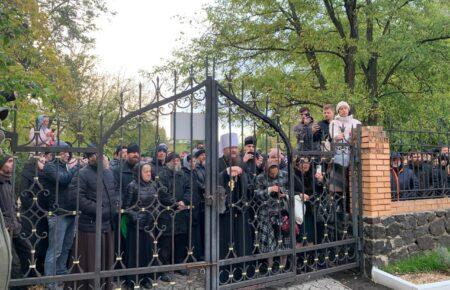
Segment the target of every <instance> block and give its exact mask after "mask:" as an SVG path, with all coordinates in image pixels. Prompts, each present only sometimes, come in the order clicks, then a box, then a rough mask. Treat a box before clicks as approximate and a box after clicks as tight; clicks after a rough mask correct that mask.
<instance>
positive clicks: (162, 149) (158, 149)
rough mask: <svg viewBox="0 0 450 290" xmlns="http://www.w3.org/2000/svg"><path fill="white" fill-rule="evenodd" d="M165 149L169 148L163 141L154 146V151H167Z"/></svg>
mask: <svg viewBox="0 0 450 290" xmlns="http://www.w3.org/2000/svg"><path fill="white" fill-rule="evenodd" d="M167 150H169V147H168V146H167V145H166V144H165V143H161V144H159V145H158V146H157V147H156V152H160V151H163V152H165V153H167Z"/></svg>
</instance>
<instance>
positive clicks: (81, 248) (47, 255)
mask: <svg viewBox="0 0 450 290" xmlns="http://www.w3.org/2000/svg"><path fill="white" fill-rule="evenodd" d="M334 109H335V108H334V107H333V106H332V105H325V106H324V107H323V116H324V119H323V120H322V121H320V122H315V121H314V119H313V118H312V116H311V113H310V110H309V109H308V108H306V107H304V108H301V109H300V110H299V112H300V121H299V123H298V124H297V125H296V126H295V127H294V133H295V137H296V139H297V148H296V149H297V150H296V151H297V153H296V157H295V159H294V162H295V163H294V166H293V168H294V177H295V179H294V184H293V188H294V192H290V180H289V177H288V172H287V167H288V160H287V156H285V154H284V152H283V151H282V150H281V148H278V147H277V148H271V149H270V150H268V152H267V153H266V154H263V153H261V152H260V151H259V150H257V140H256V138H255V137H254V136H248V137H246V138H245V139H244V142H243V144H241V146H242V150H239V140H238V135H237V134H235V133H227V134H224V135H222V136H220V142H219V151H218V152H219V156H217V185H218V190H217V192H216V193H214V194H215V195H216V197H215V198H216V199H217V204H218V211H219V213H218V214H219V247H220V254H219V256H220V259H227V258H233V257H237V256H244V255H250V254H256V253H267V252H272V251H275V250H277V249H283V248H284V247H290V246H291V245H292V244H294V245H297V246H304V245H310V244H313V243H321V242H328V241H333V240H338V239H342V238H345V235H346V232H347V228H346V226H347V222H346V220H347V219H348V214H349V213H350V198H349V196H348V195H349V193H348V188H349V185H348V181H349V177H348V175H349V166H350V158H351V144H352V142H353V141H352V138H353V134H354V130H355V129H356V127H357V126H358V125H359V124H361V123H360V122H359V121H358V120H356V119H354V118H353V116H352V114H351V109H350V106H349V105H348V104H347V103H346V102H340V103H338V104H337V106H336V116H335V110H334ZM38 126H39V127H38V128H37V129H32V131H31V132H30V144H32V145H36V146H56V147H58V148H59V149H60V152H59V153H46V152H42V153H39V154H37V155H33V156H32V157H31V158H30V159H29V161H28V162H27V163H26V164H25V166H24V167H23V169H22V171H21V172H20V176H19V175H18V176H17V177H16V178H17V179H18V180H19V181H20V183H19V192H20V194H19V196H18V199H17V198H16V195H15V193H14V190H13V184H12V182H13V181H12V174H13V171H14V159H13V157H12V156H9V155H3V156H2V157H1V158H0V206H1V210H2V213H3V216H4V218H5V222H6V225H7V228H8V230H9V232H10V234H11V237H12V241H13V268H12V278H21V277H24V276H27V277H30V276H36V275H39V274H45V275H46V276H51V275H62V274H66V273H68V272H69V269H68V265H69V264H70V265H77V267H79V268H80V269H82V271H83V272H93V271H94V270H95V269H94V266H95V254H96V253H95V248H96V247H95V240H96V220H97V213H98V208H97V199H98V196H99V195H101V209H100V211H101V244H102V247H101V249H102V250H101V268H102V269H103V270H107V269H111V268H113V267H114V268H117V267H118V266H120V265H124V266H125V267H127V268H135V267H148V266H157V265H168V264H174V263H186V262H192V261H201V260H203V259H204V252H205V248H206V247H207V245H205V239H204V237H205V207H206V202H205V200H206V199H207V198H208V197H207V196H205V195H207V194H208V193H206V192H205V189H206V181H207V180H206V179H207V173H206V161H207V158H208V156H206V150H205V147H204V145H203V143H198V144H197V145H196V147H195V148H193V150H191V151H190V152H186V151H184V152H181V154H178V153H177V152H173V151H172V152H171V151H170V150H169V147H168V146H167V145H166V144H164V143H162V144H159V145H157V146H156V148H155V154H154V156H152V157H149V156H142V155H141V148H140V147H139V146H138V145H137V144H134V143H131V144H129V145H127V146H123V145H119V146H117V147H116V148H115V152H114V156H113V158H112V160H111V161H110V160H109V158H108V156H98V155H97V154H96V153H85V154H84V156H83V157H82V158H76V157H75V156H72V154H71V153H69V151H70V150H67V151H64V148H69V147H70V144H67V143H65V142H63V141H60V140H55V139H57V138H55V133H54V132H53V131H52V130H51V129H50V128H49V119H48V117H46V116H41V117H39V120H38ZM330 150H331V152H333V155H332V156H329V155H326V156H329V157H330V158H322V157H323V156H325V155H323V156H321V155H320V154H319V153H317V154H316V153H314V154H312V153H311V152H322V151H329V152H330ZM93 151H95V150H93ZM308 152H310V153H311V154H309V153H308ZM441 154H444V155H445V154H447V155H446V156H447V159H446V162H447V163H444V160H443V159H441V163H440V164H438V165H441V167H436V168H437V169H439V170H441V171H442V170H444V168H445V170H444V171H443V172H441V171H439V170H434V169H436V168H434V169H433V170H432V171H431V172H429V174H430V176H429V178H430V179H429V180H431V181H432V182H438V184H442V183H443V182H444V181H443V180H444V179H442V178H443V176H445V177H446V182H447V183H446V184H447V185H446V186H447V188H448V182H449V180H450V179H449V178H448V176H449V170H448V149H447V151H446V152H441ZM317 156H319V157H318V158H317ZM100 157H102V158H100ZM100 160H102V162H103V163H102V165H103V166H102V167H103V170H102V176H101V177H100V178H99V177H98V165H99V161H100ZM410 160H411V161H412V162H411V163H409V162H406V161H405V160H404V159H403V157H402V156H400V155H395V156H393V159H392V161H393V162H392V165H393V167H392V171H393V174H392V178H393V180H392V185H393V192H395V190H397V191H398V190H400V191H401V190H405V189H412V188H416V187H417V188H420V186H421V184H422V185H423V184H424V183H423V182H426V181H421V180H420V178H418V177H417V176H416V175H415V174H414V172H417V170H416V169H414V168H415V166H420V168H422V169H420V170H422V171H423V168H424V166H425V163H424V162H421V163H420V164H418V163H416V162H415V161H416V158H415V155H411V158H410ZM430 162H431V163H432V161H431V160H430ZM410 167H411V169H410ZM435 171H436V173H435ZM427 172H428V171H427ZM99 180H100V181H101V184H97V182H98V181H99ZM99 191H100V194H98V192H99ZM290 195H294V196H296V200H297V201H298V203H299V204H300V206H299V210H300V212H301V213H300V215H301V216H300V217H298V215H299V214H298V213H297V206H298V204H297V202H296V213H295V215H296V216H295V218H296V222H295V223H294V224H295V236H296V241H291V235H290V230H291V223H290V219H293V218H294V213H291V212H290V211H289V205H288V202H289V196H290ZM329 196H333V198H331V199H330V198H329ZM18 203H19V204H20V207H19V206H18ZM206 231H208V229H206ZM268 263H269V265H271V264H272V263H273V261H272V260H271V259H269V262H268ZM285 263H286V258H285V257H282V258H281V261H280V262H279V265H284V264H285ZM70 271H72V272H73V271H76V269H74V268H72V269H71V270H70ZM178 272H179V274H181V275H187V274H188V273H187V271H186V270H180V271H178ZM152 275H153V276H151V275H150V274H146V275H145V274H143V275H139V277H138V278H137V277H136V275H129V276H125V277H122V278H121V279H123V281H124V284H125V285H127V286H129V287H131V288H133V285H136V284H141V286H142V287H144V288H151V282H152V280H154V279H155V278H156V279H160V280H162V281H165V282H170V281H173V277H172V276H171V274H170V273H158V274H152ZM136 278H137V279H138V280H136ZM81 286H82V288H81V289H90V288H93V285H92V281H87V282H85V283H84V284H83V283H82V284H81ZM110 286H111V285H110V284H108V283H107V289H109V288H110ZM46 287H47V288H48V289H62V287H63V286H62V285H61V284H58V283H56V282H52V283H48V284H47V285H46ZM18 289H19V288H18Z"/></svg>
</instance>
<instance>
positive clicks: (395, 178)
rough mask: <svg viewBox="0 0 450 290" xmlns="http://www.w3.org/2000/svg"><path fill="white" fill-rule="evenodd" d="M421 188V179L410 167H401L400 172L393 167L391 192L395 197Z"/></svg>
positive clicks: (405, 195)
mask: <svg viewBox="0 0 450 290" xmlns="http://www.w3.org/2000/svg"><path fill="white" fill-rule="evenodd" d="M418 189H419V180H418V179H417V177H416V175H415V174H414V172H413V171H412V170H411V169H410V168H408V167H400V168H399V171H398V173H397V172H396V171H395V170H394V169H391V192H392V197H393V198H397V197H399V198H403V197H408V196H411V195H412V194H414V193H413V192H411V191H416V190H418Z"/></svg>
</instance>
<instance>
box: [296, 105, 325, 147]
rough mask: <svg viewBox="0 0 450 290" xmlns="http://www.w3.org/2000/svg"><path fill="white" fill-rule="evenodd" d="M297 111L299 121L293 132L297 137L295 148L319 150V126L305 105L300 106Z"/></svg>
mask: <svg viewBox="0 0 450 290" xmlns="http://www.w3.org/2000/svg"><path fill="white" fill-rule="evenodd" d="M299 113H300V122H299V123H298V124H297V125H296V126H295V127H294V134H295V136H296V138H297V150H298V151H311V150H319V149H320V142H321V135H320V134H318V133H319V131H320V126H318V125H317V123H315V122H314V118H313V117H312V116H311V113H310V111H309V109H308V108H307V107H302V108H300V110H299Z"/></svg>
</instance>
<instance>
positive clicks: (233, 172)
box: [218, 133, 253, 259]
mask: <svg viewBox="0 0 450 290" xmlns="http://www.w3.org/2000/svg"><path fill="white" fill-rule="evenodd" d="M219 154H220V155H221V156H220V158H219V162H218V169H219V176H218V186H219V193H218V194H219V247H220V253H219V257H220V259H227V258H233V257H241V256H245V255H250V254H252V247H253V240H252V233H251V226H250V224H249V219H250V214H249V206H250V202H251V196H250V193H249V191H248V190H247V189H248V176H247V173H246V172H245V171H244V170H243V168H242V166H241V164H242V162H241V160H240V157H239V150H238V136H237V134H236V133H227V134H224V135H222V136H221V137H220V143H219ZM220 189H221V190H220Z"/></svg>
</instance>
